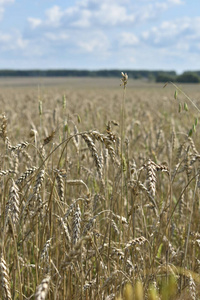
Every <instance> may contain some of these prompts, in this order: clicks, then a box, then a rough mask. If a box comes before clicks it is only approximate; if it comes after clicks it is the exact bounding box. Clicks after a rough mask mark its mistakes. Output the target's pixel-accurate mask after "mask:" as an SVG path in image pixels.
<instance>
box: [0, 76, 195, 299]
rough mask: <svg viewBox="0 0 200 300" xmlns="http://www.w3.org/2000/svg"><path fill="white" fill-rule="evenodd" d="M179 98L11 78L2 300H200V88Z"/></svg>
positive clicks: (132, 86)
mask: <svg viewBox="0 0 200 300" xmlns="http://www.w3.org/2000/svg"><path fill="white" fill-rule="evenodd" d="M179 88H181V89H182V90H183V92H185V93H186V94H187V95H188V96H189V99H188V98H187V95H186V96H185V95H184V94H183V93H182V92H181V91H180V90H179V91H178V93H175V90H176V88H175V87H174V86H172V85H170V84H169V85H168V86H166V87H165V88H163V85H162V84H155V83H148V82H144V81H134V80H129V81H128V85H127V87H126V89H125V90H124V89H123V87H122V86H120V76H119V79H110V78H109V79H104V78H98V79H97V78H95V79H94V78H92V79H90V78H0V104H1V105H0V148H1V155H0V161H1V168H0V229H1V230H0V241H1V242H0V254H1V257H0V278H1V283H0V295H3V298H2V299H20V300H22V299H37V300H39V299H44V298H45V296H46V299H49V300H50V299H67V300H72V299H76V300H77V299H94V300H95V299H101V300H105V299H106V300H112V299H116V300H117V299H118V300H122V299H123V300H132V299H137V300H143V299H149V300H158V299H161V300H168V299H170V300H172V299H176V300H178V299H179V300H181V299H182V300H183V299H184V300H185V299H188V300H189V299H199V297H200V277H199V270H200V223H199V214H200V201H199V199H200V190H199V188H200V139H199V124H198V122H199V121H198V117H199V111H198V107H200V86H199V85H182V86H179ZM174 95H175V97H174ZM175 98H176V99H175ZM191 101H192V102H194V104H195V105H196V106H197V107H196V108H195V107H194V105H193V104H192V103H191ZM133 295H137V297H136V298H134V297H135V296H133ZM42 297H43V298H42Z"/></svg>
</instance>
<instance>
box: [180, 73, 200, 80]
mask: <svg viewBox="0 0 200 300" xmlns="http://www.w3.org/2000/svg"><path fill="white" fill-rule="evenodd" d="M176 81H177V82H181V83H200V77H199V75H198V74H197V73H195V72H184V73H183V74H181V75H179V76H177V79H176Z"/></svg>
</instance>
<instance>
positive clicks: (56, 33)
mask: <svg viewBox="0 0 200 300" xmlns="http://www.w3.org/2000/svg"><path fill="white" fill-rule="evenodd" d="M2 68H8V69H12V68H13V69H28V68H32V69H38V68H40V69H51V68H52V69H53V68H58V69H65V68H70V69H71V68H72V69H73V68H75V69H91V70H93V69H105V68H106V69H111V68H112V69H125V68H126V69H127V68H128V69H165V70H176V71H177V72H182V71H184V70H200V1H199V0H77V1H76V0H74V1H72V0H57V1H56V0H0V69H2Z"/></svg>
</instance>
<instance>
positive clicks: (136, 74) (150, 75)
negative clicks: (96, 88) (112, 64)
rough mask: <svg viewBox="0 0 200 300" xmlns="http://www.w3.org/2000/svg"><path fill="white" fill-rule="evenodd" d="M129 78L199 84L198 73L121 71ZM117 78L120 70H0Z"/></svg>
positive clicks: (6, 73) (25, 74)
mask: <svg viewBox="0 0 200 300" xmlns="http://www.w3.org/2000/svg"><path fill="white" fill-rule="evenodd" d="M123 71H124V72H127V73H128V76H129V78H133V79H146V80H149V81H156V82H167V81H173V82H183V83H187V82H191V83H199V82H200V71H195V72H189V71H188V72H184V73H182V74H181V75H177V74H176V72H175V71H161V70H156V71H149V70H123ZM6 76H7V77H119V76H120V70H97V71H89V70H0V77H6Z"/></svg>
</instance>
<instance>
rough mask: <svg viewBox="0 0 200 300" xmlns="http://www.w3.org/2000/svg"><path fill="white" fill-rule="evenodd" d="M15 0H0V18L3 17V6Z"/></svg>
mask: <svg viewBox="0 0 200 300" xmlns="http://www.w3.org/2000/svg"><path fill="white" fill-rule="evenodd" d="M14 2H15V0H0V20H2V19H3V15H4V12H5V6H6V5H7V4H11V3H14Z"/></svg>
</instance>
